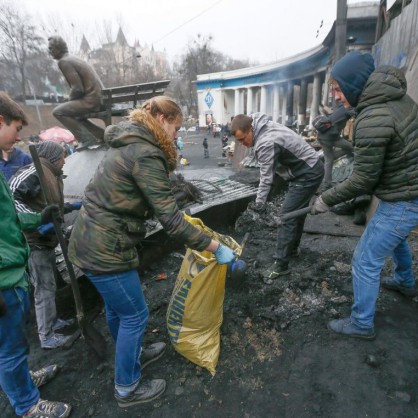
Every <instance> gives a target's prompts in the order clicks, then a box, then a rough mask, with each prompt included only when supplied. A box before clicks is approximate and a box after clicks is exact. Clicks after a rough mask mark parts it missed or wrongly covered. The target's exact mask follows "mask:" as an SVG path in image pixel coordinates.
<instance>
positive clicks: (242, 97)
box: [239, 89, 245, 113]
mask: <svg viewBox="0 0 418 418" xmlns="http://www.w3.org/2000/svg"><path fill="white" fill-rule="evenodd" d="M239 97H240V99H239V113H245V109H244V108H245V89H242V90H240V91H239Z"/></svg>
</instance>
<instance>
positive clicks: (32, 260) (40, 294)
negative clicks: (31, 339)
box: [29, 249, 57, 340]
mask: <svg viewBox="0 0 418 418" xmlns="http://www.w3.org/2000/svg"><path fill="white" fill-rule="evenodd" d="M54 269H55V250H54V249H42V250H38V249H34V250H31V254H30V257H29V272H30V281H31V283H32V285H33V287H34V299H35V313H36V322H37V324H38V334H39V338H40V339H41V340H43V339H45V338H49V337H50V336H51V334H52V332H53V331H52V326H53V325H54V324H55V322H56V320H57V309H56V305H55V291H56V284H55V275H54Z"/></svg>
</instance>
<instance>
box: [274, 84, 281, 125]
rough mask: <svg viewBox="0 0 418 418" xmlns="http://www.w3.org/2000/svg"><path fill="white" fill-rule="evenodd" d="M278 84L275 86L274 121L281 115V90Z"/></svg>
mask: <svg viewBox="0 0 418 418" xmlns="http://www.w3.org/2000/svg"><path fill="white" fill-rule="evenodd" d="M279 90H280V89H279V86H278V84H275V85H274V86H273V122H277V120H278V119H279V115H280V91H279Z"/></svg>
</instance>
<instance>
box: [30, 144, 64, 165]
mask: <svg viewBox="0 0 418 418" xmlns="http://www.w3.org/2000/svg"><path fill="white" fill-rule="evenodd" d="M35 147H36V151H38V155H39V157H42V158H45V159H46V160H48V161H49V162H50V163H51V164H55V163H56V162H58V161H59V160H60V159H61V158H62V157H63V156H64V152H65V151H64V148H63V147H62V146H61V145H59V144H57V143H56V142H52V141H41V142H38V143H37V144H36V145H35Z"/></svg>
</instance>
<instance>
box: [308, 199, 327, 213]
mask: <svg viewBox="0 0 418 418" xmlns="http://www.w3.org/2000/svg"><path fill="white" fill-rule="evenodd" d="M328 211H329V206H328V205H327V204H326V203H324V201H323V200H322V197H321V196H319V197H318V198H317V199H316V200H315V202H314V203H313V205H312V208H311V214H312V215H318V213H325V212H328Z"/></svg>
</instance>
